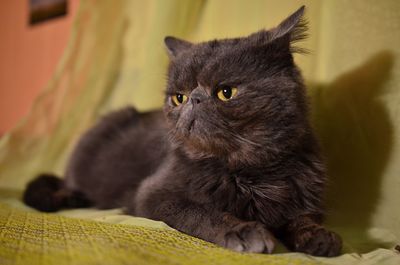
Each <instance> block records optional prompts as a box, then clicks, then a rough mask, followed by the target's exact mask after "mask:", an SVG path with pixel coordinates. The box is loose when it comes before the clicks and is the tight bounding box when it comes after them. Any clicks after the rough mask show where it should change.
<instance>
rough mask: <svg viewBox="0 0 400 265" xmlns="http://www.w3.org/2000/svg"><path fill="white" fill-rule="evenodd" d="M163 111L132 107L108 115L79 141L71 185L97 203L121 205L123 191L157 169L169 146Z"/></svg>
mask: <svg viewBox="0 0 400 265" xmlns="http://www.w3.org/2000/svg"><path fill="white" fill-rule="evenodd" d="M166 137H167V129H166V124H165V119H164V116H163V114H162V112H161V111H151V112H144V113H139V112H137V111H136V110H135V109H134V108H131V107H128V108H124V109H121V110H119V111H115V112H112V113H110V114H108V115H106V116H104V117H103V118H102V119H101V120H100V121H99V122H98V123H97V124H96V125H95V126H94V127H93V128H91V129H90V130H89V131H88V132H86V133H85V134H84V135H83V136H82V138H81V139H80V141H79V142H78V144H77V146H76V148H75V150H74V152H73V154H72V156H71V158H70V161H69V164H68V167H67V172H66V183H67V186H68V187H69V188H72V189H74V190H80V191H82V192H84V193H85V194H86V195H87V196H88V198H89V199H90V200H92V201H93V202H94V203H95V204H96V206H98V207H101V208H110V207H118V206H120V205H119V202H120V201H121V200H122V198H123V195H124V194H125V193H126V192H128V191H132V189H135V188H136V187H137V186H138V185H139V183H140V182H141V180H142V179H143V178H145V177H146V176H148V175H150V174H151V173H153V171H155V170H156V169H157V168H158V166H159V164H160V163H161V162H162V160H163V159H164V157H165V155H166V152H167V150H168V141H167V139H166Z"/></svg>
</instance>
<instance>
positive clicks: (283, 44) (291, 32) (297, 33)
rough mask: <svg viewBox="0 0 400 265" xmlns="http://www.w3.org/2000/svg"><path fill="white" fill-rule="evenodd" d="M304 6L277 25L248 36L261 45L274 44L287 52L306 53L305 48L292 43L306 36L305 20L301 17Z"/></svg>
mask: <svg viewBox="0 0 400 265" xmlns="http://www.w3.org/2000/svg"><path fill="white" fill-rule="evenodd" d="M304 10H305V6H302V7H300V8H299V9H298V10H297V11H296V12H294V13H293V14H291V15H290V16H288V17H287V18H286V19H284V20H283V21H282V22H281V23H280V24H279V25H278V26H277V27H275V28H272V29H270V30H262V31H259V32H257V33H255V34H252V35H250V36H249V39H252V40H253V42H254V41H255V42H256V43H258V44H261V45H270V44H275V45H274V46H275V47H278V48H279V49H280V50H285V51H287V52H292V53H293V52H297V53H307V50H305V49H302V48H299V47H295V46H293V44H294V43H296V42H298V41H301V40H304V39H305V38H307V29H308V27H307V21H306V20H305V19H304V18H303V15H304Z"/></svg>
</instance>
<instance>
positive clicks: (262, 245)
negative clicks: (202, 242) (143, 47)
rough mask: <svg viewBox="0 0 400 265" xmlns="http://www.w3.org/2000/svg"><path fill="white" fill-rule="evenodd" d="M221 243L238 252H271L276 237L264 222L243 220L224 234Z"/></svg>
mask: <svg viewBox="0 0 400 265" xmlns="http://www.w3.org/2000/svg"><path fill="white" fill-rule="evenodd" d="M221 245H222V246H224V247H226V248H229V249H232V250H235V251H238V252H252V253H271V252H272V251H273V249H274V247H275V239H274V237H273V236H272V234H271V233H270V232H268V230H266V229H265V228H264V226H263V225H262V224H260V223H258V222H243V223H239V224H237V225H236V226H234V227H233V228H232V229H230V230H228V231H227V232H226V233H224V234H223V235H222V240H221Z"/></svg>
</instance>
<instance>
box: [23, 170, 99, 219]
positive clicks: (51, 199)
mask: <svg viewBox="0 0 400 265" xmlns="http://www.w3.org/2000/svg"><path fill="white" fill-rule="evenodd" d="M23 200H24V202H25V204H27V205H29V206H31V207H33V208H35V209H37V210H39V211H42V212H56V211H58V210H61V209H66V208H85V207H90V206H91V205H92V203H91V202H90V201H89V200H88V199H87V198H86V196H85V195H84V194H83V193H81V192H79V191H74V190H70V189H68V188H66V186H65V184H64V180H62V179H60V178H57V177H56V176H54V175H51V174H41V175H39V176H38V177H36V178H35V179H34V180H32V181H31V182H29V183H28V185H27V187H26V189H25V192H24V195H23Z"/></svg>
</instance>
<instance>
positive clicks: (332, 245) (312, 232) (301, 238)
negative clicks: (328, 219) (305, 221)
mask: <svg viewBox="0 0 400 265" xmlns="http://www.w3.org/2000/svg"><path fill="white" fill-rule="evenodd" d="M293 243H294V244H293V247H294V251H298V252H304V253H306V254H311V255H314V256H323V257H335V256H338V255H339V254H340V252H341V249H342V239H341V238H340V236H339V235H337V234H336V233H335V232H332V231H329V230H328V229H326V228H325V227H323V226H321V225H317V224H315V225H312V226H308V227H304V228H302V229H300V230H299V231H297V232H296V235H295V237H294V242H293Z"/></svg>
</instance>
